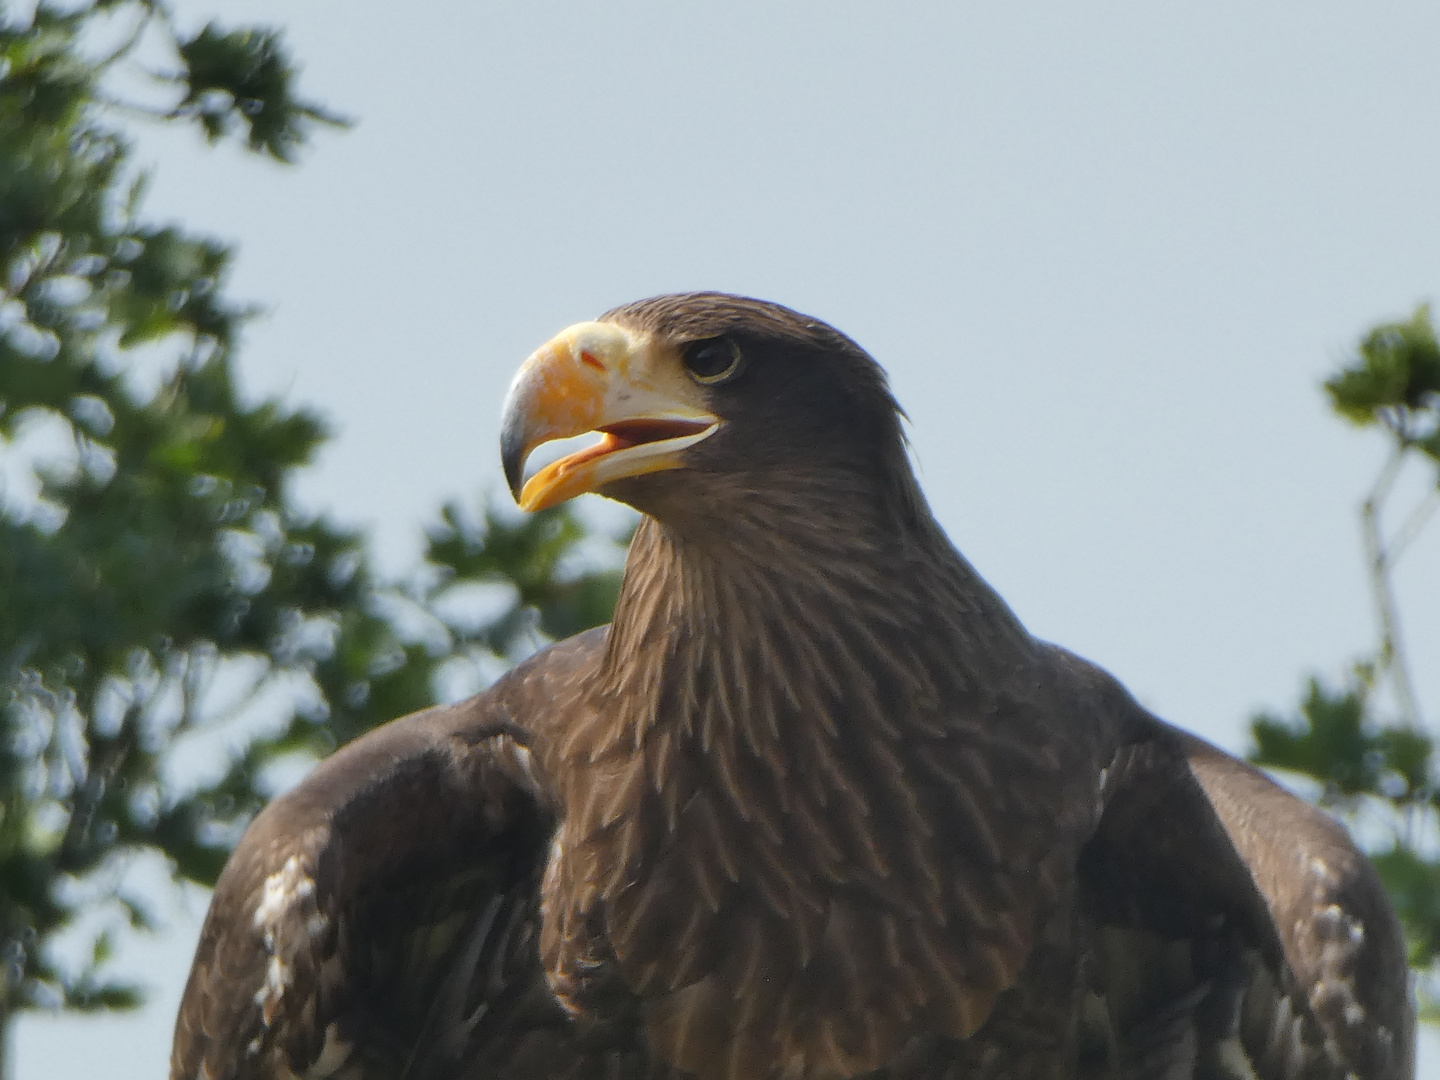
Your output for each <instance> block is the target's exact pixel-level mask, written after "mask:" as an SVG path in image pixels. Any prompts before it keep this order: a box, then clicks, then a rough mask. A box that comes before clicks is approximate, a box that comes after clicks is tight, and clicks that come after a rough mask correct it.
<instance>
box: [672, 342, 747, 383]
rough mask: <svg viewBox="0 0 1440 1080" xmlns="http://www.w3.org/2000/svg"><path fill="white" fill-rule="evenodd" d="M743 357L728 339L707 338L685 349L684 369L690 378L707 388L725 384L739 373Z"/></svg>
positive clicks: (737, 347) (736, 346) (737, 346)
mask: <svg viewBox="0 0 1440 1080" xmlns="http://www.w3.org/2000/svg"><path fill="white" fill-rule="evenodd" d="M743 359H744V357H743V356H742V355H741V353H740V346H739V345H737V344H735V342H733V341H731V340H730V339H729V338H724V337H717V338H707V339H705V340H704V341H696V342H692V343H691V344H690V345H688V346H686V348H685V368H686V370H687V371H689V372H690V377H691V378H693V379H694V380H695V381H696V382H698V383H703V384H705V385H707V386H710V385H713V384H715V383H722V382H726V381H728V380H730V379H733V378H734V377H735V376H736V375H738V374H739V373H740V367H741V362H742V360H743Z"/></svg>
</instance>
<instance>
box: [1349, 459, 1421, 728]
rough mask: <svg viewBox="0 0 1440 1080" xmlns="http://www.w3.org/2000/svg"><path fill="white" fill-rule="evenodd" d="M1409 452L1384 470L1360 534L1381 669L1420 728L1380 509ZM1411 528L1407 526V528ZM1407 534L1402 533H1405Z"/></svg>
mask: <svg viewBox="0 0 1440 1080" xmlns="http://www.w3.org/2000/svg"><path fill="white" fill-rule="evenodd" d="M1405 450H1406V446H1405V444H1404V442H1403V441H1401V442H1399V443H1398V444H1397V445H1396V447H1395V450H1394V452H1393V453H1392V454H1391V455H1390V458H1389V460H1388V461H1386V462H1385V466H1384V468H1382V469H1381V470H1380V475H1379V477H1377V478H1376V481H1375V487H1374V488H1373V489H1372V490H1371V492H1370V496H1369V498H1367V499H1366V500H1365V502H1364V503H1363V504H1362V505H1361V507H1360V523H1361V529H1360V531H1361V535H1362V536H1363V538H1364V541H1365V557H1366V562H1367V563H1368V565H1369V568H1370V592H1371V595H1372V596H1373V597H1374V600H1375V614H1376V618H1377V619H1378V621H1379V623H1380V655H1379V667H1380V669H1381V671H1384V672H1387V673H1388V674H1389V675H1390V679H1391V685H1392V686H1393V688H1394V691H1395V699H1396V704H1397V705H1398V706H1399V709H1400V717H1401V720H1402V721H1403V722H1404V723H1405V725H1406V726H1407V727H1410V728H1418V727H1419V726H1420V709H1419V706H1418V705H1417V704H1416V698H1415V689H1414V684H1413V682H1412V681H1411V678H1410V668H1409V665H1408V664H1407V663H1406V660H1405V650H1404V643H1403V641H1402V639H1401V634H1400V618H1399V614H1398V613H1397V610H1396V604H1395V594H1394V590H1393V589H1392V588H1391V583H1390V568H1391V566H1392V565H1393V563H1392V556H1391V553H1390V551H1389V550H1387V548H1386V546H1385V540H1384V537H1383V535H1382V533H1381V526H1380V507H1381V506H1382V505H1383V504H1384V502H1385V500H1386V499H1387V498H1389V496H1390V493H1391V491H1392V490H1393V488H1394V486H1395V478H1396V477H1397V476H1398V475H1399V473H1400V468H1401V466H1403V465H1404V463H1405ZM1408 524H1409V523H1408V522H1407V526H1408ZM1404 531H1405V530H1402V533H1403V532H1404ZM1407 542H1408V540H1407Z"/></svg>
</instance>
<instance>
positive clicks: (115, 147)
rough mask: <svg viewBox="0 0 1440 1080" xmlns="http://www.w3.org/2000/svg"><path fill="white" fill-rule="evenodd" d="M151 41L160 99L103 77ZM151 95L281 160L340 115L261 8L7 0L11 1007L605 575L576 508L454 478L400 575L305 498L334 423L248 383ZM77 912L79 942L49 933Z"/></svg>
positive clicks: (98, 962) (101, 977) (605, 604)
mask: <svg viewBox="0 0 1440 1080" xmlns="http://www.w3.org/2000/svg"><path fill="white" fill-rule="evenodd" d="M97 42H99V43H100V44H99V45H98V46H97V44H96V43H97ZM97 50H98V51H97ZM141 52H143V53H144V55H146V56H147V57H148V56H152V55H156V54H159V55H164V56H167V57H168V58H169V60H168V63H169V64H170V66H171V69H170V70H168V71H164V72H160V73H158V74H157V73H153V72H152V73H151V74H152V75H153V76H154V78H155V79H156V80H157V84H158V85H159V86H160V87H161V88H162V89H164V91H165V92H166V93H167V94H168V95H169V100H168V103H167V104H163V105H160V106H157V105H155V104H154V103H145V104H136V103H133V102H126V101H121V100H118V99H117V98H116V97H115V96H114V95H113V94H112V91H111V89H110V87H111V85H112V83H113V82H115V79H114V78H113V77H112V76H113V73H114V72H115V71H117V70H119V69H120V68H121V67H123V66H124V65H131V66H132V67H133V66H135V65H136V64H137V63H138V61H137V60H136V57H137V56H138V55H139V54H140V53H141ZM136 117H145V118H149V119H152V120H155V121H158V122H163V123H180V124H194V125H196V126H197V127H198V129H199V130H200V132H201V133H203V135H204V137H205V138H206V139H208V140H210V141H211V142H215V141H219V140H223V139H230V138H233V139H237V140H240V141H242V142H243V144H244V145H245V146H247V147H248V148H249V149H250V150H252V151H254V152H256V153H259V154H263V155H267V156H269V157H271V158H273V159H276V160H278V161H290V160H292V159H293V158H294V157H295V155H296V152H297V150H298V149H299V148H300V147H301V146H302V145H303V144H304V143H305V140H306V138H307V137H308V135H309V134H310V132H311V130H312V128H313V127H314V126H315V125H316V124H317V123H319V124H326V125H334V124H336V123H337V120H336V117H334V116H333V115H332V114H330V113H328V112H327V111H326V110H324V109H322V108H321V107H319V106H317V105H315V104H312V103H310V102H308V101H306V100H304V99H303V98H301V97H300V96H298V93H297V91H296V89H295V73H294V67H293V65H292V64H291V62H290V60H289V58H288V56H287V55H286V53H285V50H284V48H283V45H282V42H281V39H280V37H279V35H278V34H277V33H275V32H274V31H271V30H266V29H253V28H251V29H240V30H226V29H222V28H220V27H218V26H215V25H213V24H212V25H210V26H206V27H204V28H203V29H202V30H200V31H199V32H198V33H196V34H194V35H193V36H189V35H186V34H185V33H183V32H181V31H180V30H179V29H178V28H177V26H176V24H175V22H174V20H173V19H172V17H171V13H170V12H169V11H168V9H167V8H166V7H165V6H163V5H162V4H160V3H156V2H152V0H96V2H93V3H89V4H82V5H80V6H79V7H72V8H68V9H66V10H64V11H61V10H59V9H56V8H53V7H50V6H48V5H43V4H42V5H41V6H40V7H39V8H38V9H36V10H35V12H34V13H33V15H32V16H30V17H29V18H28V20H27V19H25V18H23V17H18V16H16V15H14V14H12V13H9V12H7V11H6V8H5V6H4V4H3V2H0V455H3V460H0V464H3V465H4V466H5V469H4V475H6V476H8V477H10V478H11V480H12V486H11V488H10V489H8V490H3V491H0V1033H3V1028H4V1025H5V1024H6V1023H8V1021H9V1020H10V1018H11V1017H12V1016H13V1015H14V1013H15V1011H16V1010H18V1009H23V1008H28V1007H34V1006H57V1005H63V1006H66V1007H71V1008H77V1009H94V1008H99V1007H123V1006H129V1005H133V1004H135V1003H136V1002H137V1000H138V991H137V988H135V987H133V986H125V985H119V984H117V983H116V982H114V981H113V980H110V979H108V978H107V977H106V974H105V962H106V961H107V959H108V958H109V956H110V953H111V950H112V931H113V930H114V929H115V928H116V927H117V926H119V925H122V924H123V923H124V922H127V921H128V923H129V924H130V925H133V926H135V927H142V928H143V927H150V926H151V925H152V923H153V917H152V914H151V912H152V909H153V907H154V904H153V898H150V897H146V896H144V895H140V894H138V893H136V892H135V891H134V888H133V886H132V885H131V884H130V883H129V882H128V880H127V875H126V869H127V867H128V866H129V865H130V864H131V863H132V862H133V861H134V859H135V857H136V855H137V854H139V853H144V852H152V853H154V852H158V853H160V854H161V855H163V856H164V857H165V858H166V859H167V860H168V861H169V864H170V865H171V866H173V868H174V871H175V873H176V874H177V875H179V876H180V877H182V878H185V879H189V880H191V881H195V882H199V883H202V884H208V883H212V882H213V881H214V879H215V876H216V875H217V873H218V872H219V869H220V867H221V865H222V864H223V862H224V859H225V857H226V854H227V853H228V851H229V848H230V846H231V845H232V844H233V842H234V841H235V839H236V838H237V837H238V835H239V833H240V831H241V830H242V829H243V827H244V825H245V823H246V822H247V821H248V820H249V818H250V817H251V816H252V815H253V814H254V812H255V811H256V809H257V808H258V807H259V806H260V805H261V804H262V803H263V801H264V800H265V799H266V798H267V797H268V796H269V795H270V794H272V793H273V792H272V785H273V782H274V778H275V777H276V775H277V770H279V769H280V768H281V767H282V766H289V767H291V771H292V773H293V767H294V766H295V765H296V764H297V763H299V764H303V763H304V762H306V761H308V760H312V759H313V758H315V757H316V756H318V755H321V754H324V753H326V752H328V751H329V750H331V749H333V748H334V747H335V746H336V745H338V744H340V743H343V742H345V741H347V740H349V739H351V738H354V737H355V736H356V735H358V734H360V733H362V732H364V731H366V730H368V729H369V728H371V727H373V726H375V725H376V724H378V723H380V722H383V721H385V720H388V719H391V718H392V717H395V716H399V715H401V714H403V713H406V712H409V711H412V710H414V709H416V708H419V707H421V706H424V705H427V704H429V703H431V702H432V701H434V700H435V697H436V694H437V692H439V691H440V690H441V689H442V688H443V687H450V688H451V689H459V688H467V687H474V688H478V687H479V686H481V685H483V684H484V682H485V681H487V680H488V679H489V678H490V677H493V675H494V674H495V673H496V672H498V671H499V670H501V669H503V667H504V666H505V665H506V664H507V663H508V662H509V661H510V660H511V659H512V658H513V657H514V656H515V655H517V654H518V653H520V652H523V651H528V650H529V649H532V648H533V647H534V646H535V645H536V644H537V643H538V642H539V641H540V640H541V638H542V637H561V636H565V635H568V634H571V633H574V632H576V631H578V630H581V629H584V628H585V627H588V626H592V625H595V624H596V623H599V622H602V621H604V620H605V619H607V618H608V617H609V611H610V608H611V606H612V604H613V600H614V594H615V589H616V586H617V582H618V574H617V573H616V572H615V570H614V569H613V567H614V563H615V561H616V560H615V559H614V557H613V545H611V547H610V549H609V550H607V551H602V552H601V553H600V554H599V555H598V556H594V554H593V552H592V557H589V558H587V557H586V555H585V545H584V543H583V542H582V541H583V539H584V534H583V530H582V529H581V528H580V526H579V525H578V524H577V523H576V521H575V520H574V519H573V518H571V517H569V516H567V515H566V514H565V513H563V512H552V513H548V514H541V515H538V516H535V517H531V518H527V519H525V520H518V519H516V518H513V517H504V516H501V515H499V514H498V513H495V512H487V513H481V514H478V515H475V514H470V513H467V512H466V511H464V510H462V509H461V508H460V507H458V506H449V507H446V508H445V509H444V510H443V511H442V513H441V515H440V519H439V521H438V522H437V523H435V524H434V525H433V527H432V528H431V529H430V532H429V544H428V550H427V557H426V563H425V565H424V566H423V567H422V568H420V569H419V570H418V571H417V572H416V573H415V574H414V575H412V576H411V577H410V578H408V579H407V580H405V581H399V582H397V581H388V580H383V579H382V578H381V577H380V576H379V575H378V574H377V572H376V571H375V570H374V569H373V568H372V565H371V559H370V556H369V554H368V551H367V546H366V540H365V537H364V536H363V535H362V534H360V533H359V532H357V531H355V530H353V529H349V528H346V527H344V526H343V525H341V524H340V523H337V522H335V521H333V520H330V519H329V518H327V517H325V516H323V515H322V516H317V515H314V514H310V513H307V512H305V511H304V510H303V509H302V508H300V507H299V506H297V505H296V503H295V502H294V499H293V497H292V495H291V493H290V486H291V479H292V478H293V477H294V475H295V474H296V472H297V470H299V469H301V468H303V467H304V466H305V465H306V464H307V463H309V462H310V461H311V460H312V459H313V457H314V455H315V453H316V451H317V449H318V448H319V447H320V446H321V445H322V444H323V443H324V441H325V439H326V438H327V431H326V426H325V423H324V422H323V420H322V419H321V417H320V416H319V415H318V414H317V413H315V412H313V411H311V410H308V409H304V408H295V407H291V406H289V405H286V404H284V403H283V402H281V401H278V400H274V399H265V400H260V401H248V400H245V399H244V398H243V397H242V396H241V395H240V394H239V393H238V392H237V389H236V382H235V378H234V365H235V363H236V358H237V351H238V345H239V340H240V336H241V335H240V331H241V328H242V327H243V325H244V322H245V319H246V318H247V316H248V315H249V311H248V310H247V309H246V308H245V307H244V306H242V305H240V304H239V303H237V302H236V301H234V300H233V299H231V298H230V297H229V296H228V295H227V293H226V275H227V271H228V269H229V267H230V265H231V261H232V259H233V251H232V250H231V248H230V247H229V246H228V245H226V244H224V243H221V242H219V241H216V240H213V239H210V238H207V237H204V236H201V235H198V234H194V233H191V232H189V231H188V230H186V229H184V228H181V227H176V226H165V227H159V226H156V225H153V224H151V223H150V222H148V221H147V219H146V218H145V217H144V215H143V213H142V193H143V188H144V177H143V175H140V174H138V173H137V172H136V171H135V169H134V168H133V167H132V166H131V165H130V160H129V154H130V144H129V143H128V141H127V140H126V138H125V135H124V132H123V130H122V128H121V127H120V126H119V123H118V121H119V120H121V119H127V118H129V119H134V118H136ZM141 360H143V361H144V364H143V366H144V367H145V368H146V369H147V370H154V369H156V368H157V367H158V368H159V369H160V370H162V371H164V372H165V375H164V377H163V378H162V379H161V380H160V382H159V385H158V387H157V386H154V385H153V383H152V384H151V385H150V388H148V389H146V388H144V386H143V385H142V383H141V381H140V380H139V379H137V378H136V371H137V368H138V367H139V366H141V365H140V364H139V362H140V361H141ZM17 478H18V479H17ZM587 567H588V569H587ZM207 740H208V742H207ZM197 743H199V744H201V745H209V746H210V747H211V748H212V750H211V753H210V757H211V758H217V759H219V760H218V761H217V764H216V766H215V768H214V769H212V770H211V771H210V772H209V773H206V774H204V775H203V776H201V777H200V778H198V779H197V778H196V776H194V775H190V776H186V775H184V773H185V772H191V773H192V774H193V773H194V771H195V770H193V769H182V768H180V767H179V766H178V765H177V761H178V760H179V758H178V757H177V755H183V754H184V753H185V752H187V750H188V751H193V750H194V748H195V746H196V744H197ZM215 747H223V749H215ZM193 756H194V755H193V753H192V759H193ZM203 756H204V755H202V757H203ZM187 760H190V759H187ZM202 771H203V770H202ZM97 908H98V909H100V910H102V911H105V912H108V913H109V915H108V920H109V921H108V922H107V921H106V919H105V918H102V919H100V920H98V921H97V920H96V919H95V918H93V913H94V912H95V911H96V909H97ZM82 912H86V913H89V915H88V916H87V919H86V921H85V923H84V924H83V926H81V927H78V928H77V919H78V917H79V916H80V915H81V913H82ZM90 926H96V927H98V929H95V930H94V931H93V932H90V931H86V930H85V929H84V927H90ZM81 932H84V933H89V934H90V937H89V945H88V948H87V950H86V951H87V952H88V955H89V958H90V959H89V962H88V963H83V964H80V965H78V966H76V965H74V964H70V965H67V964H64V963H62V962H61V961H60V960H58V959H57V956H56V952H55V950H54V949H53V948H52V945H53V943H54V941H55V939H56V938H57V935H60V934H62V933H69V934H70V935H71V936H72V937H73V935H74V934H76V933H81Z"/></svg>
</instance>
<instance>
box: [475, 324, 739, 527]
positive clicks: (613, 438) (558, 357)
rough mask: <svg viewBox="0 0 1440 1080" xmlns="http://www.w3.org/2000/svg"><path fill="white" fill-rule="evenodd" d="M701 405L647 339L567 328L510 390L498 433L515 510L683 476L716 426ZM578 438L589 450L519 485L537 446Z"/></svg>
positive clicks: (588, 327)
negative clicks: (651, 476)
mask: <svg viewBox="0 0 1440 1080" xmlns="http://www.w3.org/2000/svg"><path fill="white" fill-rule="evenodd" d="M702 406H703V398H702V396H701V394H700V391H699V388H698V387H697V386H696V385H695V384H694V383H693V382H691V381H690V380H689V379H687V378H686V377H685V375H684V373H683V372H682V371H680V369H679V366H678V364H676V363H675V362H674V360H673V358H671V357H668V356H665V355H661V354H659V352H658V350H655V349H653V348H652V347H651V345H650V342H649V341H648V339H646V338H644V337H638V336H636V335H634V334H631V333H630V332H628V331H626V330H624V329H622V328H620V327H618V326H612V325H610V324H609V323H597V322H587V323H577V324H576V325H574V326H572V327H570V328H569V329H567V330H564V331H562V332H561V333H560V334H558V335H557V336H555V337H554V338H552V339H551V340H550V341H548V342H546V343H545V344H544V345H542V346H541V347H540V348H539V349H538V350H536V351H535V353H534V354H533V355H532V356H531V357H530V359H528V360H526V361H525V363H524V365H523V366H522V367H521V368H520V370H519V371H518V372H517V373H516V375H515V381H514V382H513V383H511V384H510V393H509V394H508V395H507V396H506V398H505V411H504V415H503V418H502V420H501V428H500V455H501V461H502V463H503V464H504V467H505V479H506V481H507V482H508V483H509V485H510V491H511V493H512V494H513V495H514V496H515V501H516V502H518V503H519V504H520V507H521V509H524V510H544V509H545V508H546V507H550V506H554V505H556V504H557V503H562V502H564V501H565V500H566V499H573V498H574V497H575V496H576V495H583V494H584V493H586V492H588V491H597V490H598V489H600V488H602V487H604V486H605V485H606V484H608V483H610V482H611V481H614V480H619V479H621V478H622V477H627V476H641V475H643V474H645V473H652V472H659V471H661V470H663V469H679V468H683V467H684V461H683V460H682V458H683V455H684V452H685V451H686V450H688V449H689V448H690V447H692V446H694V445H695V444H696V443H698V442H700V441H701V440H702V439H706V438H709V437H710V436H711V435H713V434H714V433H715V432H716V431H717V430H718V429H719V427H720V424H721V420H720V418H719V417H718V416H716V415H715V414H714V413H712V412H710V411H708V410H707V409H705V408H703V407H702ZM587 432H595V433H597V434H598V435H599V436H600V439H599V441H598V442H596V443H595V444H593V445H591V446H588V447H586V448H585V449H583V450H580V451H577V452H576V453H573V454H570V455H568V456H566V457H563V458H561V459H560V460H559V461H555V462H552V463H551V464H549V465H546V466H545V467H544V468H543V469H541V470H539V471H538V472H537V473H535V475H533V476H531V477H530V478H529V479H528V480H525V479H524V469H525V463H526V461H527V460H529V458H530V455H531V454H532V453H533V452H534V451H535V449H536V448H537V447H539V446H542V445H543V444H545V443H547V442H553V441H555V440H556V439H569V438H572V437H574V436H576V435H584V434H586V433H587ZM522 480H523V484H522Z"/></svg>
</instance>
